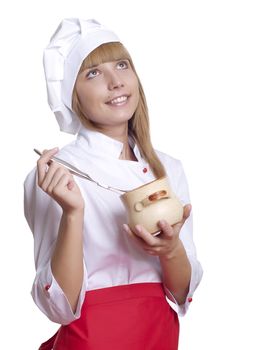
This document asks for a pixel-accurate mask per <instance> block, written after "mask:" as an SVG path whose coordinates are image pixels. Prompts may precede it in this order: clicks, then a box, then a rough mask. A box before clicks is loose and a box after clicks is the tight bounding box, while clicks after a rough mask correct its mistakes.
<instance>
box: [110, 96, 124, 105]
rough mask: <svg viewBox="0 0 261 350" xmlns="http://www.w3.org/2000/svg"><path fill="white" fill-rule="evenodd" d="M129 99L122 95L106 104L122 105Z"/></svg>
mask: <svg viewBox="0 0 261 350" xmlns="http://www.w3.org/2000/svg"><path fill="white" fill-rule="evenodd" d="M127 99H128V96H127V95H122V96H118V97H115V98H113V99H112V100H110V101H108V102H106V103H107V104H109V105H122V104H124V103H125V102H126V101H127Z"/></svg>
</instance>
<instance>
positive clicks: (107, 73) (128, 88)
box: [75, 60, 139, 128]
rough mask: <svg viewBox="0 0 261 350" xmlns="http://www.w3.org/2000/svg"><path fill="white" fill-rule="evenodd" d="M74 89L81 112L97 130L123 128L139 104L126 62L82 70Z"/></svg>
mask: <svg viewBox="0 0 261 350" xmlns="http://www.w3.org/2000/svg"><path fill="white" fill-rule="evenodd" d="M75 88H76V92H77V95H78V98H79V101H80V104H81V109H82V112H83V113H84V115H85V116H86V118H87V119H89V120H91V121H92V122H93V123H94V124H95V125H96V126H98V127H99V128H108V127H116V126H126V123H127V122H128V120H129V119H130V118H131V117H132V116H133V114H134V112H135V110H136V108H137V105H138V101H139V86H138V79H137V77H136V74H135V73H134V72H133V70H132V68H131V66H130V64H129V61H128V60H120V61H112V62H106V63H102V64H100V65H98V66H95V67H92V68H89V69H86V70H84V71H83V72H81V73H80V74H79V76H78V78H77V80H76V83H75Z"/></svg>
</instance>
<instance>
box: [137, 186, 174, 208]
mask: <svg viewBox="0 0 261 350" xmlns="http://www.w3.org/2000/svg"><path fill="white" fill-rule="evenodd" d="M163 198H170V197H169V195H168V193H167V191H166V190H161V191H157V192H154V193H152V194H150V195H149V196H147V197H145V198H144V199H143V200H141V201H140V202H137V203H135V204H134V208H135V210H136V211H142V209H143V208H144V207H147V206H148V205H150V204H153V203H155V202H157V201H159V200H161V199H163Z"/></svg>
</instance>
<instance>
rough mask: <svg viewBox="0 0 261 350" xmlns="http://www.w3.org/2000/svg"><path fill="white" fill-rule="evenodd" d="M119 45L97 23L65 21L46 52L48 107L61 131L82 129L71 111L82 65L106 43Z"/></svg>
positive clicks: (71, 131)
mask: <svg viewBox="0 0 261 350" xmlns="http://www.w3.org/2000/svg"><path fill="white" fill-rule="evenodd" d="M115 41H117V42H118V41H119V38H118V37H117V36H116V34H115V33H113V32H112V31H111V30H109V29H107V28H106V27H105V26H103V25H102V24H100V23H99V22H97V21H96V20H94V19H90V20H83V19H79V18H66V19H64V20H63V21H62V22H61V23H60V25H59V26H58V28H57V30H56V31H55V33H54V35H53V36H52V38H51V40H50V43H49V45H48V46H47V47H46V49H45V50H44V57H43V64H44V71H45V79H46V87H47V95H48V103H49V105H50V107H51V110H52V111H53V112H54V114H55V116H56V119H57V122H58V124H59V126H60V129H61V130H62V131H65V132H68V133H72V134H76V133H77V132H78V131H79V128H80V126H81V124H80V121H79V118H77V116H76V115H75V114H74V113H73V111H72V91H73V87H74V84H75V80H76V77H77V74H78V72H79V69H80V67H81V64H82V61H83V60H84V59H85V57H87V56H88V54H89V53H91V52H92V51H93V50H94V49H96V48H97V47H98V46H100V45H101V44H104V43H108V42H115Z"/></svg>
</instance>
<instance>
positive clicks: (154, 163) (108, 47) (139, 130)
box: [72, 42, 166, 178]
mask: <svg viewBox="0 0 261 350" xmlns="http://www.w3.org/2000/svg"><path fill="white" fill-rule="evenodd" d="M122 59H127V60H128V61H129V63H130V66H131V68H132V70H133V71H134V73H135V74H136V76H137V79H138V85H139V102H138V106H137V109H136V111H135V112H134V114H133V116H132V118H131V119H130V120H129V122H128V132H129V134H130V135H131V136H132V137H133V138H134V140H135V142H136V143H137V146H138V147H139V150H140V152H141V155H142V157H143V158H144V159H145V160H146V161H147V162H148V163H149V165H150V168H151V170H152V172H153V173H154V175H155V176H156V178H160V177H162V176H164V175H166V171H165V169H164V166H163V165H162V163H161V161H160V160H159V158H158V156H157V154H156V152H155V151H154V149H153V147H152V143H151V138H150V128H149V115H148V107H147V102H146V98H145V94H144V91H143V88H142V85H141V82H140V79H139V77H138V75H137V72H136V70H135V67H134V64H133V62H132V59H131V57H130V54H129V53H128V51H127V50H126V48H125V47H124V46H123V45H122V44H121V43H119V42H111V43H106V44H102V45H100V46H99V47H97V48H96V49H95V50H93V51H92V52H91V53H90V54H89V55H88V56H87V57H86V58H85V59H84V60H83V62H82V65H81V68H80V70H79V73H78V74H80V73H81V72H82V71H84V70H85V69H88V68H90V67H93V66H96V65H99V64H102V63H105V62H111V61H117V60H122ZM72 107H73V110H74V112H75V113H76V114H77V115H78V117H79V118H80V120H81V123H82V124H83V125H84V126H86V127H87V128H89V129H94V130H95V129H96V127H95V123H93V122H92V121H90V120H89V119H87V118H86V117H85V115H84V113H83V112H82V109H81V105H80V102H79V99H78V96H77V92H76V89H75V86H74V89H73V94H72Z"/></svg>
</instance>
